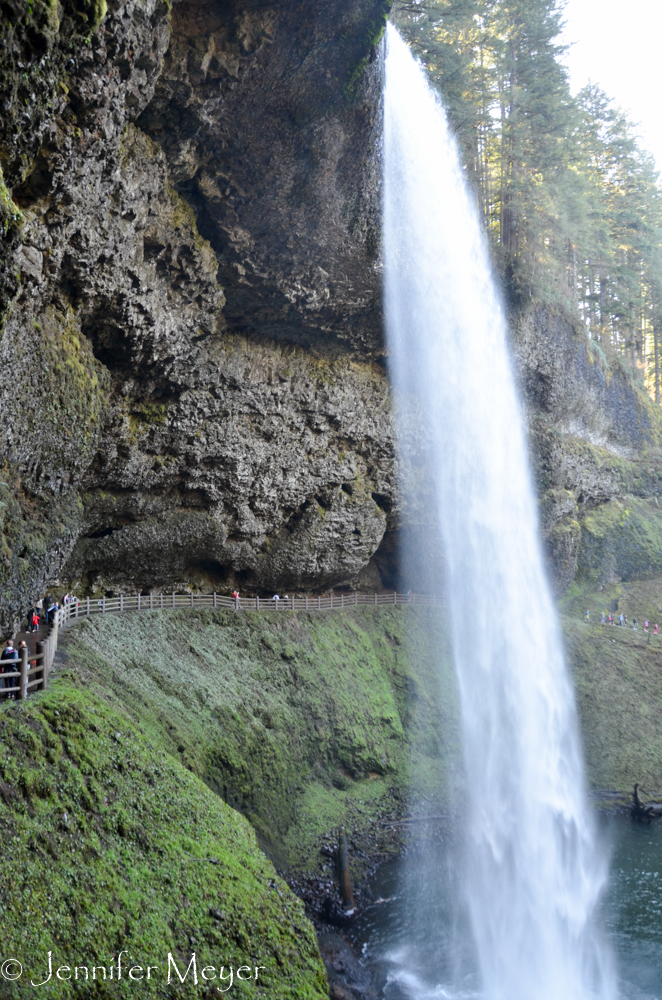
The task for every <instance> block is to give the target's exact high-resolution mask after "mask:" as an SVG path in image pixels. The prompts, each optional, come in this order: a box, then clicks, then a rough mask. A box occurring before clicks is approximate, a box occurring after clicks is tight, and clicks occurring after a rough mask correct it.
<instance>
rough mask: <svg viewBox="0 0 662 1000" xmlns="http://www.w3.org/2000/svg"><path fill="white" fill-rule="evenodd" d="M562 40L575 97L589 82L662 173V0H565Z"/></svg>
mask: <svg viewBox="0 0 662 1000" xmlns="http://www.w3.org/2000/svg"><path fill="white" fill-rule="evenodd" d="M565 19H566V22H567V26H566V29H565V33H564V36H563V39H562V40H563V41H564V42H565V43H566V44H567V43H569V42H575V43H576V44H575V45H573V47H572V48H571V49H570V50H569V52H568V53H567V55H566V64H567V66H568V68H569V70H570V86H571V88H572V92H573V94H576V93H577V91H578V90H581V88H582V87H583V86H584V85H585V84H586V83H588V81H589V80H591V81H592V82H593V83H597V84H598V85H599V86H600V87H602V89H603V90H604V91H605V92H606V93H607V94H608V95H609V97H612V98H613V99H614V100H615V102H616V103H617V104H619V105H620V106H621V107H622V108H625V109H626V110H628V111H629V112H630V113H631V118H632V120H633V121H635V122H638V123H639V133H640V135H641V138H642V145H643V147H644V148H645V149H647V150H649V152H651V153H653V154H654V156H655V159H656V162H657V167H658V169H659V170H660V171H662V86H661V84H662V62H661V61H660V38H661V37H662V0H629V2H628V3H623V0H567V7H566V11H565Z"/></svg>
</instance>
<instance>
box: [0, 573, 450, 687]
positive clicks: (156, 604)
mask: <svg viewBox="0 0 662 1000" xmlns="http://www.w3.org/2000/svg"><path fill="white" fill-rule="evenodd" d="M437 603H438V601H437V598H435V597H430V596H428V595H426V594H413V593H412V594H398V593H396V592H395V591H391V592H390V593H383V594H359V593H354V594H333V593H331V594H327V595H325V596H324V597H322V596H315V597H312V596H309V595H307V596H305V597H287V598H284V597H282V598H280V600H278V601H275V600H273V598H271V597H268V598H266V597H240V598H239V599H238V600H235V599H234V598H232V597H226V596H225V594H148V595H147V596H143V595H141V594H136V595H135V596H131V597H125V596H124V595H123V594H120V596H119V597H102V598H101V599H100V600H97V599H94V598H91V597H86V598H85V599H84V600H82V601H79V600H74V601H70V602H69V603H68V604H65V606H64V607H62V608H59V609H58V610H57V611H56V612H55V615H54V618H53V621H52V622H51V624H50V627H49V631H48V635H47V636H46V638H45V639H44V641H43V642H38V643H37V653H36V655H35V654H34V653H28V650H27V649H24V650H21V651H20V653H21V655H20V659H19V660H0V670H4V669H6V668H8V667H10V666H11V667H13V668H14V669H13V670H12V672H11V673H0V681H1V682H2V687H0V701H1V700H3V699H5V700H6V699H7V698H12V697H14V698H20V699H24V698H27V696H28V694H29V693H30V691H32V690H35V689H42V690H45V689H46V687H47V686H48V676H49V673H50V671H51V667H52V665H53V658H54V656H55V653H56V651H57V642H58V633H59V630H60V629H61V628H67V627H68V626H69V625H75V624H76V622H79V621H82V620H83V619H84V618H91V617H92V616H94V615H105V614H117V613H121V612H124V611H157V610H172V609H174V608H226V609H230V610H232V611H237V612H240V611H242V612H243V611H263V612H271V613H272V614H282V613H286V612H288V611H337V610H340V609H341V608H355V607H359V606H363V607H366V606H367V607H380V606H383V605H385V604H416V605H419V606H421V605H422V606H424V607H432V606H433V605H436V604H437ZM8 682H11V686H10V685H9V683H8Z"/></svg>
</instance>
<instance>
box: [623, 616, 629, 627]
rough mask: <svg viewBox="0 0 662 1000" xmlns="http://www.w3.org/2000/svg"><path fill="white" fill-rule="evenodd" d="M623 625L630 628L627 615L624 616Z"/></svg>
mask: <svg viewBox="0 0 662 1000" xmlns="http://www.w3.org/2000/svg"><path fill="white" fill-rule="evenodd" d="M623 624H624V625H625V627H626V628H627V627H628V616H627V615H623Z"/></svg>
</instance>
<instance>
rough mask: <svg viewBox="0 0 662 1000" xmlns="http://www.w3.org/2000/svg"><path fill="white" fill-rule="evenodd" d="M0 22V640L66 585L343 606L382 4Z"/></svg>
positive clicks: (355, 533) (369, 448)
mask: <svg viewBox="0 0 662 1000" xmlns="http://www.w3.org/2000/svg"><path fill="white" fill-rule="evenodd" d="M3 11H4V12H5V13H6V15H7V17H6V20H5V21H4V23H3V25H2V39H3V44H4V48H5V60H4V65H5V69H4V70H3V76H2V80H1V82H2V87H3V98H4V102H5V108H6V109H9V113H8V114H7V115H6V117H5V118H4V129H3V131H2V134H1V135H0V164H1V165H2V169H3V176H4V182H3V186H2V191H1V192H0V194H1V195H2V197H1V198H0V202H1V209H2V222H3V224H4V227H5V240H4V243H3V248H2V261H3V264H4V267H3V281H4V285H3V289H4V296H5V305H4V310H3V335H2V369H1V371H0V395H1V398H2V409H3V415H4V417H5V419H4V420H3V425H2V430H1V431H0V452H1V453H2V458H3V461H4V467H3V476H2V480H3V484H2V487H1V488H2V490H3V497H2V503H3V506H2V507H1V508H0V516H1V517H2V518H3V525H2V528H3V535H2V538H3V548H2V558H3V560H4V564H3V567H2V574H3V583H4V587H3V589H4V591H5V601H4V602H3V624H4V625H7V624H8V623H9V621H10V620H11V618H12V616H13V615H14V614H16V613H17V612H18V611H20V610H21V609H22V608H24V607H25V606H26V605H27V604H28V602H29V601H30V600H31V599H32V598H33V597H34V596H35V594H36V593H37V592H39V591H40V590H42V589H43V587H44V585H45V584H46V583H47V582H49V581H52V580H53V578H54V577H56V576H57V575H58V573H60V572H61V570H62V567H63V564H64V562H65V561H66V559H67V558H70V562H69V565H68V567H67V569H65V570H64V571H62V575H63V579H65V578H66V579H67V580H72V579H78V581H79V582H81V584H82V585H86V586H88V587H89V588H91V589H93V590H104V589H106V588H110V589H120V588H131V589H133V588H135V587H140V588H149V587H155V586H167V585H170V584H175V583H178V582H179V583H181V582H183V581H186V580H189V581H190V582H200V583H201V584H203V585H209V582H210V581H214V582H218V583H229V582H236V581H237V580H240V581H243V582H244V583H250V584H251V585H254V586H256V587H260V586H261V587H272V586H278V587H283V586H307V587H310V586H315V585H316V586H324V585H327V584H333V583H339V582H344V581H349V580H356V579H357V577H358V574H359V573H360V572H361V570H363V569H364V568H365V567H366V565H367V564H368V561H369V560H370V558H371V556H372V555H373V553H374V552H375V550H376V549H377V547H378V545H379V543H380V541H381V538H382V536H383V534H384V529H385V524H386V514H385V509H387V508H390V506H391V504H392V501H393V495H394V483H393V476H392V441H391V425H390V416H389V407H388V389H387V379H386V375H385V371H384V369H383V367H382V366H380V365H377V364H375V363H374V361H372V357H373V356H375V357H376V356H378V355H380V354H381V353H382V348H381V341H380V332H379V331H380V320H379V308H378V302H379V295H380V291H379V288H380V285H379V264H378V260H377V256H376V247H377V242H378V241H377V238H376V236H375V213H376V211H377V207H378V192H377V187H376V183H375V178H374V172H375V155H374V154H375V144H376V141H377V138H378V130H377V128H376V121H377V118H378V110H379V100H378V85H379V79H378V75H379V71H378V65H377V63H376V62H375V61H374V57H375V51H376V50H375V45H376V42H377V41H378V39H379V36H380V32H381V30H382V28H383V24H384V18H385V14H386V5H385V4H384V3H383V2H372V3H370V2H366V0H345V2H343V3H341V4H326V5H324V4H322V5H319V4H312V3H310V2H309V0H306V2H301V3H299V4H289V3H286V2H282V3H274V4H271V5H259V4H253V3H243V4H242V3H235V4H225V3H221V2H220V0H214V2H209V3H204V4H203V3H195V4H192V3H186V2H180V3H176V4H175V5H174V6H173V10H172V16H171V17H170V16H169V11H168V8H167V7H166V5H165V4H162V3H161V2H159V0H148V2H147V3H140V4H138V3H133V2H131V0H126V2H123V0H111V2H110V3H109V4H108V7H107V8H106V4H105V2H104V0H97V3H96V4H90V3H89V2H88V0H79V2H78V4H77V5H76V3H75V2H74V0H68V3H67V4H66V5H65V6H64V7H60V6H58V5H53V4H50V3H40V0H34V2H32V3H30V4H27V2H26V3H25V4H24V3H22V0H13V2H12V3H9V2H7V3H5V4H4V6H3ZM166 53H167V55H166ZM164 55H165V56H166V57H165V61H164ZM157 88H158V89H157ZM23 107H25V108H26V110H25V111H23ZM136 121H137V122H138V124H136ZM148 133H150V134H151V136H153V138H151V137H150V134H148ZM155 140H156V141H155ZM196 217H197V219H196ZM201 231H202V233H203V234H204V235H201ZM205 237H209V238H211V239H212V240H213V245H212V244H210V243H209V242H208V241H207V239H206V238H205ZM357 351H358V352H359V353H357ZM77 540H78V544H77V545H76V546H75V548H74V544H75V543H76V542H77ZM72 549H73V552H72ZM373 577H374V579H375V580H378V578H377V577H376V576H375V574H374V573H373Z"/></svg>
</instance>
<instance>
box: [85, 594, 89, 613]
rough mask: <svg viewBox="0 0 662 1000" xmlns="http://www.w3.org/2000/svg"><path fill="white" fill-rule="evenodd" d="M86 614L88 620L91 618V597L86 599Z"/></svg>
mask: <svg viewBox="0 0 662 1000" xmlns="http://www.w3.org/2000/svg"><path fill="white" fill-rule="evenodd" d="M85 614H86V616H87V617H88V618H89V617H90V599H89V597H86V598H85Z"/></svg>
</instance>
